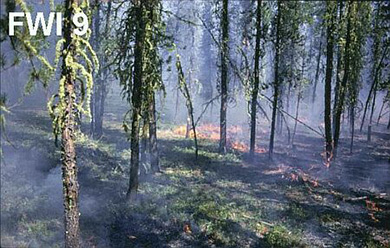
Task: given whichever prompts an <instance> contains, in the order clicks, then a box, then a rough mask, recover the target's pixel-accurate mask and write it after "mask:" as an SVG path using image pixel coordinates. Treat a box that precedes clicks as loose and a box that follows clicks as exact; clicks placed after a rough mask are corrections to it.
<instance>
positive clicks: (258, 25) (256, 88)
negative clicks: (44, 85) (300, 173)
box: [249, 0, 261, 157]
mask: <svg viewBox="0 0 390 248" xmlns="http://www.w3.org/2000/svg"><path fill="white" fill-rule="evenodd" d="M260 35H261V0H257V13H256V47H255V69H254V74H255V85H254V88H253V91H252V101H251V137H250V150H249V153H250V156H251V157H253V155H254V152H255V147H256V113H257V109H256V107H257V97H258V94H259V84H260V75H259V74H260Z"/></svg>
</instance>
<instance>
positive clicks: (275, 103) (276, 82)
mask: <svg viewBox="0 0 390 248" xmlns="http://www.w3.org/2000/svg"><path fill="white" fill-rule="evenodd" d="M277 11H278V13H277V17H276V42H275V62H274V63H275V66H274V70H275V76H274V97H273V100H272V120H271V136H270V141H269V157H270V158H272V155H273V152H274V139H275V122H276V111H277V107H278V97H279V55H280V47H279V46H280V18H281V1H278V10H277Z"/></svg>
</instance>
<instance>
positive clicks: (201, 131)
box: [173, 123, 266, 153]
mask: <svg viewBox="0 0 390 248" xmlns="http://www.w3.org/2000/svg"><path fill="white" fill-rule="evenodd" d="M219 130H220V128H219V126H217V125H214V124H210V123H208V124H203V125H200V126H199V127H197V128H196V134H197V137H198V138H199V139H208V140H213V141H217V140H219V139H220V131H219ZM186 131H187V125H181V126H178V127H177V128H175V129H174V130H173V133H174V134H177V135H180V136H185V135H186ZM242 133H243V130H242V127H240V126H237V125H232V126H229V127H228V128H227V136H228V143H229V144H228V146H229V147H230V148H232V149H234V150H236V151H239V152H249V146H248V145H247V144H246V143H244V142H242V141H239V140H238V139H237V138H236V137H237V136H239V135H241V134H242ZM189 137H190V138H193V137H194V133H193V131H192V130H190V132H189ZM255 152H256V153H266V150H265V149H264V148H260V147H256V148H255Z"/></svg>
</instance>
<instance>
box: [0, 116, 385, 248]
mask: <svg viewBox="0 0 390 248" xmlns="http://www.w3.org/2000/svg"><path fill="white" fill-rule="evenodd" d="M47 123H50V120H49V118H48V117H47V115H46V113H45V112H44V111H26V110H20V111H15V113H14V115H13V116H12V117H11V118H10V120H9V126H10V128H9V130H8V135H9V137H10V140H11V141H12V146H11V145H10V144H6V145H5V146H4V147H3V149H4V150H5V152H6V154H13V155H12V156H11V155H9V156H7V157H5V159H4V167H2V178H1V190H2V191H1V194H2V201H1V209H2V216H1V217H2V235H1V243H2V246H4V247H61V246H62V245H63V241H62V235H61V234H62V228H63V226H62V211H63V210H62V198H61V197H62V195H61V180H60V173H59V168H58V167H57V165H59V163H60V162H59V161H58V159H57V158H58V155H57V154H56V153H58V152H59V151H58V150H57V149H56V148H55V147H54V146H53V145H52V142H53V137H52V135H51V130H50V128H48V126H49V125H47ZM83 128H87V125H83V126H82V129H83ZM175 129H177V126H176V125H173V124H164V125H162V127H160V128H159V130H158V134H159V137H160V140H161V143H160V149H161V167H162V172H161V173H157V174H155V175H146V176H144V177H141V184H140V188H139V199H138V200H137V202H136V203H133V204H127V203H126V201H124V200H123V199H124V197H125V193H126V189H127V182H128V179H127V178H128V177H127V175H128V171H129V167H128V163H126V161H128V159H129V154H130V152H129V147H128V145H127V142H126V138H125V136H124V135H123V130H122V128H121V122H120V121H118V120H115V118H112V120H107V122H106V124H105V130H104V133H105V135H104V137H102V138H101V139H99V140H93V139H90V138H89V137H88V136H86V135H83V134H79V135H78V139H77V144H78V148H77V149H78V150H77V152H78V154H80V155H79V160H78V162H79V165H80V171H79V180H80V188H81V196H80V197H81V198H80V201H81V205H80V211H81V213H82V214H81V223H80V224H81V228H82V230H83V232H82V240H83V244H82V246H83V247H96V246H98V247H108V246H110V247H202V246H205V247H209V246H215V247H256V246H258V247H313V246H315V247H326V246H329V247H388V245H389V241H390V240H389V222H388V219H389V218H390V199H389V198H388V195H386V194H384V193H385V191H383V190H385V189H386V187H387V189H388V187H389V185H388V184H389V181H388V180H386V179H384V180H381V178H380V177H379V176H380V175H381V174H383V173H385V174H386V173H387V175H388V173H389V171H388V168H386V167H385V166H382V167H381V164H380V162H379V161H380V160H381V159H383V158H385V156H388V154H389V153H390V149H389V148H388V147H389V146H388V145H389V144H388V143H389V140H388V139H387V137H381V136H380V134H379V133H378V136H377V139H378V140H377V141H378V143H381V142H383V144H384V145H385V147H387V148H385V149H384V148H383V147H379V146H370V145H366V144H365V143H364V142H361V141H359V139H358V141H357V144H356V145H357V146H358V147H361V149H366V150H368V151H367V153H368V154H370V155H369V156H366V157H363V156H361V157H359V158H358V157H348V156H345V157H344V156H343V159H340V160H338V162H337V163H336V164H335V165H334V167H333V168H332V170H333V171H338V170H339V169H341V167H342V166H344V167H345V165H346V164H349V163H350V164H351V165H350V166H351V167H354V166H356V167H358V166H359V164H362V163H371V164H372V166H375V167H377V168H378V170H380V169H382V170H380V171H378V174H374V175H372V177H371V178H372V180H374V181H375V180H376V182H377V184H372V183H371V187H369V188H366V184H364V182H361V181H360V178H359V174H357V172H358V170H357V169H358V168H350V169H348V168H347V169H346V168H344V169H346V170H350V171H345V172H344V173H345V174H342V173H339V172H337V173H339V174H340V179H338V180H333V181H332V184H331V183H329V182H328V181H325V179H326V178H325V177H332V175H324V176H323V178H319V177H318V174H317V173H316V172H318V168H320V167H323V165H322V164H318V162H317V163H312V161H310V160H311V159H313V158H312V157H313V155H310V154H311V153H312V151H311V150H310V149H308V148H307V146H305V143H300V139H302V140H304V139H303V138H306V139H307V138H308V137H306V135H308V134H306V133H304V132H302V133H300V134H299V136H298V137H297V143H296V146H297V147H296V149H297V150H296V152H291V153H290V152H287V153H283V152H282V153H278V154H277V156H276V157H275V162H274V163H269V162H267V163H265V161H268V158H267V154H257V156H258V162H257V163H256V164H252V163H248V162H247V159H248V154H246V153H242V152H239V151H236V150H234V149H231V150H229V153H228V154H227V155H225V156H223V155H220V154H219V153H218V142H216V141H213V140H208V139H200V142H199V143H200V147H201V148H202V149H200V152H199V159H198V160H195V159H189V158H191V156H194V154H193V149H194V148H193V145H192V142H191V141H190V140H187V139H185V138H184V137H183V136H182V135H178V134H176V133H175V132H174V130H175ZM300 137H301V138H300ZM311 139H312V142H313V144H315V143H321V140H320V139H316V138H313V137H312V138H311ZM259 142H260V143H264V145H265V144H266V141H261V140H260V141H259ZM386 145H387V146H386ZM11 151H12V153H11ZM206 151H207V152H206ZM20 154H24V155H23V156H20ZM298 154H300V155H301V156H299V157H298V156H297V155H298ZM362 159H364V160H366V162H364V161H359V160H362ZM281 161H283V162H281ZM317 161H318V160H317ZM297 164H300V165H302V166H295V165H297ZM360 169H361V168H360ZM327 173H329V174H331V173H333V172H332V171H330V170H329V171H328V172H327ZM351 173H352V174H351ZM9 174H18V177H16V178H15V177H14V178H15V179H14V180H12V181H10V180H9V177H8V175H9ZM325 174H326V173H325ZM347 175H349V176H347ZM383 176H386V175H383ZM31 178H33V180H31Z"/></svg>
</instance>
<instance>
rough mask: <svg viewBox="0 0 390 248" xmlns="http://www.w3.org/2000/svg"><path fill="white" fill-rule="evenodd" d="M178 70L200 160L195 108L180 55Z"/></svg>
mask: <svg viewBox="0 0 390 248" xmlns="http://www.w3.org/2000/svg"><path fill="white" fill-rule="evenodd" d="M176 68H177V75H178V85H179V89H180V91H181V93H182V94H183V96H184V98H185V99H186V106H187V112H188V113H187V116H188V120H187V123H190V125H191V129H192V132H193V135H194V143H195V158H196V159H198V150H199V149H198V138H197V136H196V124H195V119H194V107H193V105H192V100H191V95H190V91H189V89H188V85H187V83H186V80H185V77H184V73H183V68H182V66H181V62H180V55H178V54H177V55H176Z"/></svg>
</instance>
